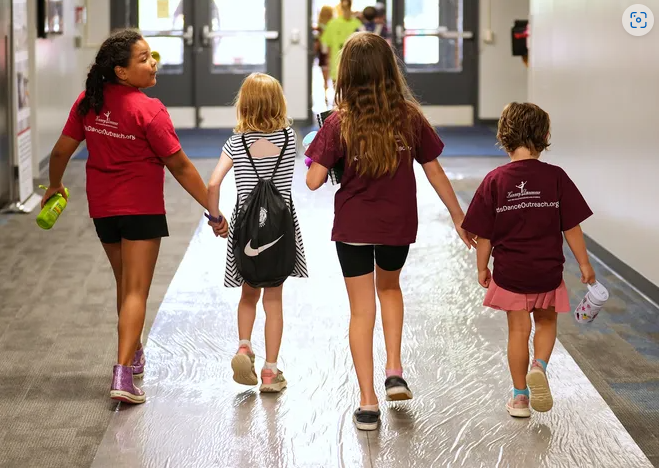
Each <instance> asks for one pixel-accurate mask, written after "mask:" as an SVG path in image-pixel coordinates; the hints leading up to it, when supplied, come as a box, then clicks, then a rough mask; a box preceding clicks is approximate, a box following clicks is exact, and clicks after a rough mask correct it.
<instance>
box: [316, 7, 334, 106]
mask: <svg viewBox="0 0 661 470" xmlns="http://www.w3.org/2000/svg"><path fill="white" fill-rule="evenodd" d="M332 19H333V7H331V6H329V5H324V6H323V7H321V10H320V11H319V18H318V19H317V25H316V27H315V28H314V31H315V40H314V50H315V53H316V55H317V60H318V62H319V68H320V69H321V74H322V75H323V77H324V97H325V98H326V104H328V97H327V94H328V78H329V74H328V52H329V51H328V46H326V45H325V44H322V43H321V41H320V39H319V38H320V37H321V36H322V35H323V34H324V31H325V30H326V25H327V24H328V22H329V21H330V20H332Z"/></svg>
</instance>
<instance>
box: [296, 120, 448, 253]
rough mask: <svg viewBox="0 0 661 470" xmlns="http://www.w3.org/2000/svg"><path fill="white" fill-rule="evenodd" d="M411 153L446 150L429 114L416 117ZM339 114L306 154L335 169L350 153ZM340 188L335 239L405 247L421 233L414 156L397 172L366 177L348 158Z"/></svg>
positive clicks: (420, 157) (427, 157)
mask: <svg viewBox="0 0 661 470" xmlns="http://www.w3.org/2000/svg"><path fill="white" fill-rule="evenodd" d="M413 132H414V139H411V140H412V143H409V145H411V147H412V149H411V152H412V157H413V158H414V159H415V160H417V161H418V162H419V163H420V164H423V163H428V162H431V161H433V160H435V159H436V158H438V157H439V156H440V155H441V152H442V151H443V142H441V139H440V138H439V137H438V135H437V134H436V131H434V129H432V127H431V126H430V125H429V123H428V122H427V120H426V119H422V118H415V119H414V126H413ZM344 147H345V146H344V145H343V143H342V137H341V134H340V118H339V115H338V114H337V113H333V114H332V115H331V116H329V117H328V118H327V119H326V121H325V122H324V125H323V126H322V127H321V129H320V130H319V132H318V133H317V135H316V137H315V139H314V140H313V141H312V144H311V145H310V147H309V148H308V150H307V152H306V155H307V156H308V157H310V159H312V160H313V161H314V162H316V163H319V164H320V165H322V166H324V167H326V168H328V169H330V168H333V167H334V166H335V164H336V163H337V162H338V161H339V160H340V159H341V158H343V157H344V156H345V148H344ZM344 161H345V168H344V174H343V175H342V180H341V181H340V189H339V190H338V191H337V193H335V221H334V223H333V232H332V236H331V239H332V240H333V241H339V242H345V243H369V244H378V245H392V246H401V245H409V244H411V243H414V242H415V238H416V235H417V234H418V202H417V198H416V184H415V174H414V172H413V159H407V160H402V163H400V165H399V167H398V168H397V171H396V172H395V174H394V175H393V176H392V177H391V176H390V175H386V176H382V177H380V178H368V177H361V176H358V175H357V174H356V171H355V168H354V167H353V166H350V165H348V159H345V160H344Z"/></svg>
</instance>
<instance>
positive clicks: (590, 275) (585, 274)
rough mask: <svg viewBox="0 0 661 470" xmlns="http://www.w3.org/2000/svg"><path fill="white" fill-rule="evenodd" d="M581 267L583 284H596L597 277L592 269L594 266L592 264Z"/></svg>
mask: <svg viewBox="0 0 661 470" xmlns="http://www.w3.org/2000/svg"><path fill="white" fill-rule="evenodd" d="M579 267H580V268H581V282H582V283H583V284H594V283H595V281H596V276H595V274H594V269H592V265H591V264H590V263H588V264H581V265H580V266H579Z"/></svg>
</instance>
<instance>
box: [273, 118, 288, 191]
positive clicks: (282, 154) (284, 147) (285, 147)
mask: <svg viewBox="0 0 661 470" xmlns="http://www.w3.org/2000/svg"><path fill="white" fill-rule="evenodd" d="M282 132H284V133H285V143H284V144H283V145H282V150H280V156H279V157H278V163H276V164H275V168H274V169H273V174H272V175H271V179H273V178H274V177H275V172H276V171H278V168H279V167H280V162H281V161H282V157H283V156H284V155H285V151H286V150H287V144H289V132H287V129H283V131H282Z"/></svg>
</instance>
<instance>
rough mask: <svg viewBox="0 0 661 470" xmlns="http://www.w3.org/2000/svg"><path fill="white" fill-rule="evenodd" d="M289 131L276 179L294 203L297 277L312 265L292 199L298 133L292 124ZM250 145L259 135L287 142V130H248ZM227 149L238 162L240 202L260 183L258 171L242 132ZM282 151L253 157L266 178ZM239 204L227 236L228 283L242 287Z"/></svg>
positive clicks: (274, 141) (279, 144)
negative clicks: (235, 249)
mask: <svg viewBox="0 0 661 470" xmlns="http://www.w3.org/2000/svg"><path fill="white" fill-rule="evenodd" d="M286 131H287V133H288V134H289V143H288V144H287V149H286V150H285V154H284V155H283V156H282V162H281V163H280V166H279V167H278V173H277V174H276V175H275V176H274V178H273V182H274V183H275V186H276V187H277V188H278V191H280V194H282V197H283V198H284V199H285V200H286V201H287V204H290V201H291V204H290V209H291V214H292V217H293V219H294V227H295V230H296V265H295V267H294V272H293V273H292V274H291V276H293V277H301V278H306V277H308V267H307V263H306V261H305V251H304V250H303V238H302V237H301V227H300V225H299V223H298V217H297V216H296V209H295V208H294V203H293V201H292V199H291V185H292V180H293V178H294V164H295V162H296V133H295V132H294V130H293V129H292V128H291V127H288V128H287V129H286ZM245 136H246V144H247V145H248V148H250V146H251V145H252V144H254V143H255V142H256V141H257V140H259V139H266V140H268V141H269V142H271V143H272V144H273V145H275V146H276V147H279V148H282V146H283V145H284V144H285V134H284V132H283V131H282V130H280V131H277V132H274V133H273V134H262V133H260V132H248V133H246V134H245ZM223 152H225V153H226V154H227V156H229V157H230V158H231V159H232V161H233V162H234V179H235V181H236V192H237V197H238V198H239V205H242V204H243V202H244V201H245V199H246V198H247V197H248V195H249V194H250V192H251V191H252V190H253V188H254V187H255V185H257V175H256V174H255V170H254V169H253V167H252V165H251V164H250V160H249V158H248V156H247V155H246V151H245V149H244V148H243V143H242V142H241V134H235V135H233V136H232V137H230V139H229V140H228V141H227V142H226V143H225V145H224V146H223ZM278 157H279V155H274V156H272V157H262V158H253V161H254V162H255V167H257V172H258V173H259V176H260V177H262V178H270V177H271V175H272V174H273V170H274V168H275V165H276V163H277V162H278ZM236 216H237V208H236V206H235V207H234V212H233V213H232V219H231V221H230V230H229V237H228V240H227V263H226V265H225V287H240V286H242V285H243V278H242V277H241V275H240V274H239V272H238V270H237V268H236V260H235V259H234V253H233V252H232V246H233V244H234V225H235V223H236Z"/></svg>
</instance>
